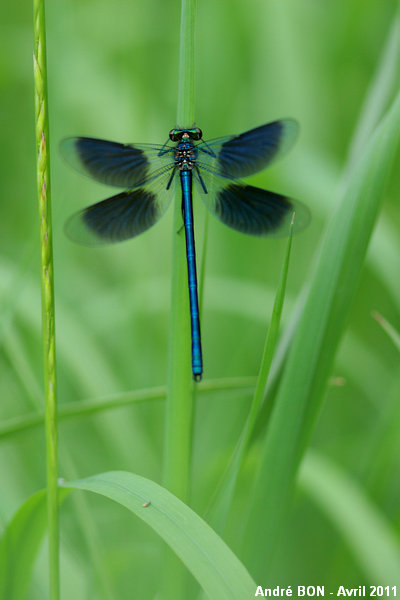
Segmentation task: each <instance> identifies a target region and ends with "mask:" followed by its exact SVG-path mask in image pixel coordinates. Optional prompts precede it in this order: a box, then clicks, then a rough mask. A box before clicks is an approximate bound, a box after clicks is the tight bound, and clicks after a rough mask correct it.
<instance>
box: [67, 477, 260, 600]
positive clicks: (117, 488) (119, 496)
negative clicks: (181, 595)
mask: <svg viewBox="0 0 400 600" xmlns="http://www.w3.org/2000/svg"><path fill="white" fill-rule="evenodd" d="M67 485H68V487H71V488H76V489H82V490H88V491H91V492H95V493H96V494H101V495H102V496H106V497H107V498H109V499H110V500H114V501H115V502H118V503H119V504H121V505H122V506H125V507H126V508H128V509H129V510H130V511H131V512H133V513H134V514H135V515H136V516H138V517H139V518H140V519H142V520H143V521H144V522H145V523H147V524H148V525H149V526H150V527H152V528H153V529H154V530H155V531H156V532H157V534H158V535H159V536H160V537H162V538H163V539H164V540H165V541H166V542H167V543H168V545H169V546H170V547H171V548H172V549H173V550H174V551H175V552H176V554H177V555H178V556H179V558H180V559H181V560H182V562H183V563H184V564H185V565H186V567H187V568H188V569H189V570H190V571H191V573H192V574H193V575H194V576H195V577H196V579H197V580H198V581H199V583H200V585H201V586H202V588H203V589H204V591H205V592H206V593H207V594H208V597H209V598H211V599H215V600H224V599H226V600H230V599H231V598H233V599H234V600H236V599H237V600H241V599H242V598H245V597H246V595H248V596H251V595H252V594H253V593H254V589H255V584H254V582H253V581H252V580H251V577H250V576H249V574H248V573H247V571H246V569H245V568H244V567H243V565H242V564H241V563H240V562H239V561H238V559H237V558H236V557H235V555H234V554H233V553H232V551H231V550H229V548H228V547H227V545H226V544H225V543H224V542H223V541H222V540H221V538H219V537H218V536H217V535H216V534H215V532H214V531H213V530H212V529H211V527H209V526H208V525H207V523H205V521H203V520H202V519H200V518H199V516H198V515H197V514H196V513H195V512H193V511H192V510H190V508H188V507H187V506H186V505H185V504H184V503H183V502H181V501H180V500H178V498H176V497H175V496H173V495H172V494H171V493H169V492H168V491H167V490H165V489H164V488H162V487H161V486H159V485H157V484H156V483H154V482H153V481H150V480H149V479H145V478H144V477H139V476H138V475H134V474H133V473H125V472H122V471H114V472H111V473H102V474H101V475H94V476H93V477H88V478H87V479H82V480H79V481H74V482H71V483H68V484H67Z"/></svg>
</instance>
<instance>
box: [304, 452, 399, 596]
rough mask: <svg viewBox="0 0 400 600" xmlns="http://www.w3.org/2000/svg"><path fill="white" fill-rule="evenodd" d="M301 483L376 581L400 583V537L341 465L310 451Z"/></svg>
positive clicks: (365, 570)
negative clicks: (399, 537)
mask: <svg viewBox="0 0 400 600" xmlns="http://www.w3.org/2000/svg"><path fill="white" fill-rule="evenodd" d="M299 484H300V486H301V487H302V488H303V490H304V491H305V492H306V493H307V494H308V495H309V496H310V498H311V499H312V500H313V501H314V502H315V503H316V504H317V505H318V507H319V508H320V510H321V511H322V512H324V513H325V514H326V516H327V517H328V518H329V519H330V521H331V522H332V524H333V525H334V526H335V527H336V528H337V529H338V531H339V532H340V534H341V535H342V536H343V538H344V540H345V541H346V543H347V545H348V546H349V548H350V550H351V551H352V553H353V556H354V559H355V561H356V562H357V563H358V564H359V566H360V567H361V568H362V570H363V571H364V576H365V578H366V580H367V581H370V582H371V584H374V585H383V586H386V585H389V586H393V585H397V586H399V585H400V540H399V539H398V538H397V537H396V535H395V533H394V530H393V529H392V528H391V526H390V523H389V522H388V521H387V520H386V518H385V516H384V515H383V514H382V513H381V511H380V510H379V509H378V508H377V507H376V506H374V504H373V503H372V502H371V501H370V500H369V499H368V497H367V496H366V495H365V492H364V491H363V490H362V488H360V487H359V486H358V484H357V483H356V482H355V481H354V480H352V479H351V477H350V476H349V475H347V474H346V473H345V472H344V471H343V470H342V469H341V468H340V467H339V466H338V465H335V464H334V463H332V462H331V461H329V460H328V459H326V458H324V457H322V456H319V455H318V454H317V453H315V452H308V453H307V455H306V457H305V460H304V461H303V464H302V466H301V469H300V473H299Z"/></svg>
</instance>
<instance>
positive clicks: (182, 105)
mask: <svg viewBox="0 0 400 600" xmlns="http://www.w3.org/2000/svg"><path fill="white" fill-rule="evenodd" d="M195 11H196V1H195V0H182V3H181V30H180V55H179V80H178V112H177V125H178V126H179V127H189V126H191V125H192V124H193V122H194V26H195ZM172 254H173V266H172V287H171V319H170V338H169V339H170V343H169V365H168V368H169V372H168V385H167V406H166V435H165V462H164V484H165V486H166V487H167V488H168V489H169V490H170V491H171V492H172V493H173V494H175V495H176V496H178V498H180V499H181V500H183V502H187V501H188V497H189V481H190V462H191V445H192V423H193V405H192V404H193V401H192V394H191V388H192V382H191V369H190V327H189V323H190V319H189V297H188V287H187V270H186V269H187V267H186V252H185V236H184V233H183V228H182V210H181V195H180V193H179V192H177V195H176V199H175V208H174V220H173V252H172ZM184 586H185V582H184V571H183V567H182V564H181V563H180V561H178V559H177V558H176V557H175V556H174V555H172V554H171V553H170V552H168V553H167V556H166V560H165V563H164V580H163V598H165V599H166V600H169V599H171V600H172V599H176V598H181V597H182V598H183V597H184Z"/></svg>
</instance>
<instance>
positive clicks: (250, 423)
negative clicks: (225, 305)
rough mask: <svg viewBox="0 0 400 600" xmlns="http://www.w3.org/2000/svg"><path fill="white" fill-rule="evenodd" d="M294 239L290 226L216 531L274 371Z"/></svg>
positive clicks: (215, 507)
mask: <svg viewBox="0 0 400 600" xmlns="http://www.w3.org/2000/svg"><path fill="white" fill-rule="evenodd" d="M293 216H294V215H293ZM292 225H293V221H292ZM292 237H293V228H292V227H291V228H290V235H289V238H288V242H287V245H286V253H285V257H284V261H283V265H282V270H281V275H280V280H279V284H278V288H277V290H276V296H275V301H274V306H273V309H272V317H271V322H270V325H269V328H268V331H267V335H266V339H265V345H264V351H263V355H262V359H261V364H260V370H259V374H258V377H257V383H256V388H255V392H254V396H253V401H252V404H251V407H250V412H249V415H248V418H247V421H246V423H245V426H244V428H243V431H242V434H241V436H240V438H239V441H238V443H237V445H236V448H235V450H234V452H233V455H232V458H231V460H230V462H229V464H228V466H227V469H226V471H225V473H224V475H223V477H222V479H221V481H220V484H219V486H218V489H217V491H216V493H215V496H214V499H213V501H212V504H211V508H210V510H209V513H210V514H209V517H208V519H207V520H208V521H209V522H210V523H211V524H212V525H213V527H214V528H215V529H216V531H222V530H223V528H224V526H225V523H226V520H227V518H228V513H229V509H230V506H231V503H232V498H233V495H234V492H235V487H236V483H237V479H238V476H239V471H240V467H241V465H242V462H243V458H244V455H245V453H246V450H247V448H248V445H249V441H250V439H251V436H252V434H253V430H254V426H255V423H256V420H257V417H258V414H259V410H260V406H261V403H262V400H263V397H264V394H265V389H266V386H267V380H268V376H269V373H270V370H271V364H272V359H273V357H274V354H275V350H276V346H277V342H278V334H279V326H280V321H281V315H282V309H283V301H284V298H285V290H286V281H287V275H288V271H289V259H290V251H291V247H292Z"/></svg>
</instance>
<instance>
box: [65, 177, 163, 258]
mask: <svg viewBox="0 0 400 600" xmlns="http://www.w3.org/2000/svg"><path fill="white" fill-rule="evenodd" d="M161 214H162V213H160V210H159V207H158V206H157V203H156V196H155V195H154V194H152V193H151V192H149V191H147V190H145V189H141V188H138V189H135V190H132V191H130V192H122V193H121V194H117V195H116V196H112V197H111V198H107V200H103V201H102V202H98V203H97V204H93V205H92V206H89V207H88V208H85V209H84V210H82V211H80V212H78V213H76V214H74V215H72V217H71V218H70V219H69V220H68V221H67V222H66V225H65V231H66V233H67V235H68V237H69V238H70V239H72V240H73V241H75V242H78V243H80V244H85V245H87V246H96V245H101V244H107V243H112V242H121V241H123V240H127V239H129V238H132V237H135V236H137V235H139V234H140V233H142V232H143V231H146V229H149V227H151V226H152V225H154V223H155V222H156V221H157V220H158V219H159V217H160V216H161Z"/></svg>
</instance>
